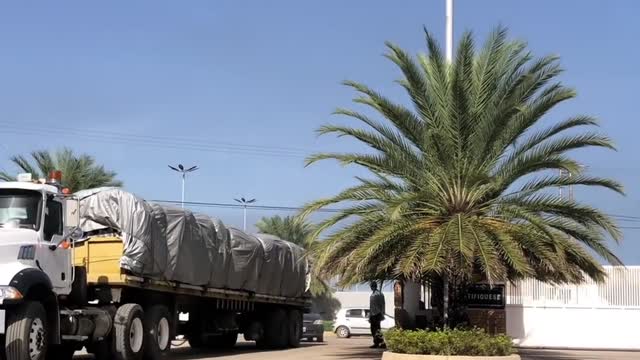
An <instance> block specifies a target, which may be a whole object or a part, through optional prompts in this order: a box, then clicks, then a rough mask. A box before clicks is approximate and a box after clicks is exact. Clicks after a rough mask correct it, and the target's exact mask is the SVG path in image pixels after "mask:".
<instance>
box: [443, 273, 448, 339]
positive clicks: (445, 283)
mask: <svg viewBox="0 0 640 360" xmlns="http://www.w3.org/2000/svg"><path fill="white" fill-rule="evenodd" d="M442 283H443V286H442V287H443V289H442V293H443V294H442V296H443V300H444V301H443V305H442V311H443V314H442V316H443V319H444V327H445V328H448V327H449V275H448V274H445V275H444V276H443V277H442Z"/></svg>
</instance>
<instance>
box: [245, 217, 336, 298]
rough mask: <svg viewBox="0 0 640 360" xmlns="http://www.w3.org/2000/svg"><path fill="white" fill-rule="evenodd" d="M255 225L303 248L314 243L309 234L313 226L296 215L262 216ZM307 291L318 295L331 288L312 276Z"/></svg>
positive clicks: (328, 291)
mask: <svg viewBox="0 0 640 360" xmlns="http://www.w3.org/2000/svg"><path fill="white" fill-rule="evenodd" d="M256 227H257V228H258V230H259V231H260V232H261V233H263V234H270V235H275V236H277V237H279V238H281V239H284V240H287V241H290V242H292V243H294V244H296V245H299V246H301V247H303V248H305V249H309V248H311V247H313V246H314V243H313V242H311V241H310V235H311V234H312V233H313V231H314V229H315V227H314V226H313V225H311V224H310V223H308V222H306V221H304V220H302V219H300V218H297V217H293V216H285V217H280V216H278V215H276V216H271V217H263V218H262V219H260V221H258V223H257V224H256ZM312 262H313V261H312ZM309 291H310V292H311V294H312V295H313V296H316V297H319V296H325V295H328V294H330V293H331V288H330V287H329V285H328V284H327V283H326V282H325V281H324V280H323V279H322V278H320V277H318V276H312V277H311V284H310V285H309Z"/></svg>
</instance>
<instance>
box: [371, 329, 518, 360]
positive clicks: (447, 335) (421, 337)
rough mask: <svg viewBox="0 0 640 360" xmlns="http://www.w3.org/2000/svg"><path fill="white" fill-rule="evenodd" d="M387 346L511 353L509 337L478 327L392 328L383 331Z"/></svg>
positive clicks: (445, 352) (404, 351) (472, 353)
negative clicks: (440, 328) (470, 328)
mask: <svg viewBox="0 0 640 360" xmlns="http://www.w3.org/2000/svg"><path fill="white" fill-rule="evenodd" d="M384 337H385V342H386V343H387V347H388V348H389V350H391V351H392V352H395V353H401V354H423V355H467V356H507V355H511V354H513V343H512V342H511V338H510V337H508V336H505V335H498V336H493V335H489V334H487V333H485V332H484V331H483V330H481V329H473V330H458V329H453V330H451V329H447V330H440V331H425V330H417V331H409V330H396V329H392V330H389V331H387V332H386V333H385V335H384Z"/></svg>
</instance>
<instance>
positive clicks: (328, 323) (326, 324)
mask: <svg viewBox="0 0 640 360" xmlns="http://www.w3.org/2000/svg"><path fill="white" fill-rule="evenodd" d="M324 331H330V332H331V331H333V321H329V320H325V321H324Z"/></svg>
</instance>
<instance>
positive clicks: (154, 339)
mask: <svg viewBox="0 0 640 360" xmlns="http://www.w3.org/2000/svg"><path fill="white" fill-rule="evenodd" d="M169 319H171V315H169V309H167V307H166V306H162V305H154V306H152V307H151V308H149V309H148V310H147V311H146V312H145V314H144V331H145V338H144V356H143V358H144V359H145V360H158V359H162V358H163V356H164V355H165V354H167V353H168V352H169V350H171V322H170V320H169Z"/></svg>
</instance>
